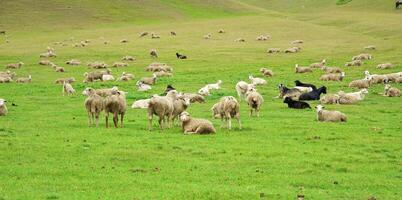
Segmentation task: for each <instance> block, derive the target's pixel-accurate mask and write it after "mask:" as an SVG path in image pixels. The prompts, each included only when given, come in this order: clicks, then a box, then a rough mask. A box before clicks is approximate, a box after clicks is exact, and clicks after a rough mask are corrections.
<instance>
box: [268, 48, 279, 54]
mask: <svg viewBox="0 0 402 200" xmlns="http://www.w3.org/2000/svg"><path fill="white" fill-rule="evenodd" d="M279 52H281V49H280V48H269V49H268V50H267V53H279Z"/></svg>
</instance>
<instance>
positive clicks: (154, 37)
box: [151, 33, 161, 39]
mask: <svg viewBox="0 0 402 200" xmlns="http://www.w3.org/2000/svg"><path fill="white" fill-rule="evenodd" d="M159 38H161V37H160V36H159V35H157V34H156V33H151V39H159Z"/></svg>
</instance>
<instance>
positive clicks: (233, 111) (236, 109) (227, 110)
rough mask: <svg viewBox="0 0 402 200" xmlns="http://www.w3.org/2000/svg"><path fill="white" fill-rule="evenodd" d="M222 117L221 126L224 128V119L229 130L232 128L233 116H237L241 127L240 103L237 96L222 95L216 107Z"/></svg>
mask: <svg viewBox="0 0 402 200" xmlns="http://www.w3.org/2000/svg"><path fill="white" fill-rule="evenodd" d="M215 109H216V110H217V112H218V114H219V115H220V118H221V119H222V124H221V128H223V126H224V124H223V120H224V121H225V122H226V125H227V127H228V129H229V130H231V129H232V118H236V119H237V122H238V124H239V129H241V122H240V104H239V102H237V100H236V98H234V97H232V96H226V97H222V98H221V99H220V101H219V103H218V105H217V106H216V108H215Z"/></svg>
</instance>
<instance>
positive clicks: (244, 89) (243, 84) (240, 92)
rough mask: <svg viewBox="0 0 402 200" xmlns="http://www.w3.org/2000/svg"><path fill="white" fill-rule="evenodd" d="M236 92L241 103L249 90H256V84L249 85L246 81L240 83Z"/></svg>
mask: <svg viewBox="0 0 402 200" xmlns="http://www.w3.org/2000/svg"><path fill="white" fill-rule="evenodd" d="M235 88H236V92H237V95H238V96H239V101H240V102H241V100H242V99H243V98H244V95H245V94H246V92H247V91H248V90H250V88H255V85H254V84H248V83H246V82H244V81H239V82H238V83H237V84H236V86H235Z"/></svg>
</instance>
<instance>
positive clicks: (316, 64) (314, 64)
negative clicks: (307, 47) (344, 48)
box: [310, 59, 327, 68]
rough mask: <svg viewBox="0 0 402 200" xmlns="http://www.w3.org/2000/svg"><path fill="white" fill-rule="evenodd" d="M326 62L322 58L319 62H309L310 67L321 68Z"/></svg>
mask: <svg viewBox="0 0 402 200" xmlns="http://www.w3.org/2000/svg"><path fill="white" fill-rule="evenodd" d="M326 63H327V60H325V59H324V60H322V61H321V62H318V63H312V64H310V67H311V68H322V67H324V66H325V64H326Z"/></svg>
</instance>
